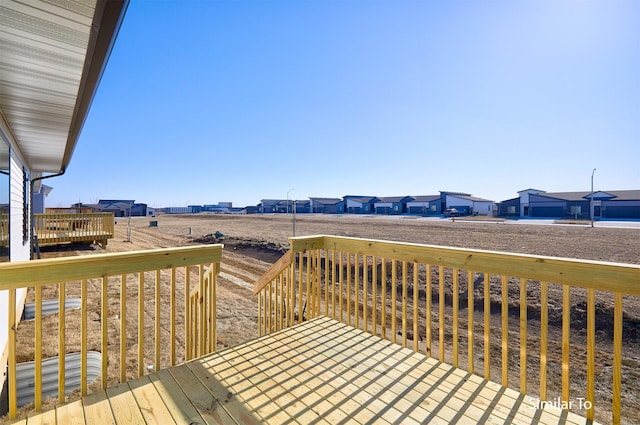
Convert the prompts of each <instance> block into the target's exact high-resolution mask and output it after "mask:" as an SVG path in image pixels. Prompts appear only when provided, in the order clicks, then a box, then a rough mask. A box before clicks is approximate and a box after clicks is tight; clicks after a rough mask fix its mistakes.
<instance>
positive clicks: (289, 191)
mask: <svg viewBox="0 0 640 425" xmlns="http://www.w3.org/2000/svg"><path fill="white" fill-rule="evenodd" d="M293 190H295V189H289V190H288V191H287V214H289V204H290V202H289V193H291V192H292V191H293Z"/></svg>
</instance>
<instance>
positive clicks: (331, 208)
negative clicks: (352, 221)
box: [309, 198, 344, 214]
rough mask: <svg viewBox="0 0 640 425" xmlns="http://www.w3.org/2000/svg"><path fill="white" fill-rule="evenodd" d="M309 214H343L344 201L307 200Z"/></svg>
mask: <svg viewBox="0 0 640 425" xmlns="http://www.w3.org/2000/svg"><path fill="white" fill-rule="evenodd" d="M309 212H312V213H320V214H342V213H344V201H343V200H342V199H340V198H309Z"/></svg>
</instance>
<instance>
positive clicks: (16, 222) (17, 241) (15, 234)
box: [0, 154, 30, 389]
mask: <svg viewBox="0 0 640 425" xmlns="http://www.w3.org/2000/svg"><path fill="white" fill-rule="evenodd" d="M9 174H10V178H11V180H10V190H9V214H10V217H9V226H10V228H9V237H10V240H9V250H10V253H9V255H10V258H9V260H10V261H20V260H28V259H29V258H30V243H29V241H27V243H24V242H23V235H22V222H23V215H22V211H23V196H24V188H23V186H22V185H23V172H22V163H21V162H20V160H19V159H18V158H17V157H15V156H14V155H13V154H12V155H11V159H10V164H9ZM26 296H27V290H26V289H19V290H17V291H16V299H17V307H18V308H17V310H16V316H17V317H16V319H19V318H20V316H22V308H23V307H24V300H25V297H26ZM8 306H9V294H8V292H7V291H0V389H1V388H2V386H3V385H4V380H5V368H6V366H7V354H8V353H7V337H8V329H7V319H8V318H7V313H6V312H7V311H8V309H9V308H8Z"/></svg>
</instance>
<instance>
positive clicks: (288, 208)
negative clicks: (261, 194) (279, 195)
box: [258, 199, 294, 214]
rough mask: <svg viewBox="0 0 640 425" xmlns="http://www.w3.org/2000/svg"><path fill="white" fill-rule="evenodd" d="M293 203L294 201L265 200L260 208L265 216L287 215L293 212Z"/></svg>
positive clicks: (261, 202)
mask: <svg viewBox="0 0 640 425" xmlns="http://www.w3.org/2000/svg"><path fill="white" fill-rule="evenodd" d="M293 202H294V201H293V199H263V200H261V201H260V204H258V207H259V209H260V212H261V213H263V214H271V213H279V214H287V213H292V212H293Z"/></svg>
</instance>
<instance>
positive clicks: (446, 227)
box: [19, 214, 640, 423]
mask: <svg viewBox="0 0 640 425" xmlns="http://www.w3.org/2000/svg"><path fill="white" fill-rule="evenodd" d="M151 220H155V221H157V226H154V227H151V226H150V221H151ZM295 230H296V235H297V236H304V235H316V234H330V235H338V236H349V237H362V238H370V239H384V240H392V241H401V242H415V243H425V244H431V245H442V246H454V247H461V248H474V249H487V250H496V251H505V252H514V253H527V254H537V255H548V256H558V257H570V258H582V259H591V260H602V261H615V262H626V263H634V264H637V263H638V262H640V258H639V253H640V229H613V228H599V227H595V228H590V227H585V226H564V225H563V226H561V225H558V226H542V225H523V224H517V225H515V224H505V223H502V222H463V221H460V220H458V221H456V222H452V221H449V220H425V219H421V218H412V219H409V218H398V217H396V218H390V217H375V216H360V217H354V216H344V215H336V216H317V215H298V216H297V217H296V223H295ZM216 232H220V233H223V234H224V235H226V237H225V238H224V239H223V240H222V243H224V244H225V251H224V259H223V262H222V270H221V274H220V279H219V286H218V335H219V345H222V346H229V345H235V344H237V343H240V342H243V341H245V340H247V339H250V338H253V337H255V336H257V324H256V323H257V304H256V299H255V297H254V296H253V295H252V292H251V290H252V285H253V283H254V282H255V281H256V279H257V278H258V277H259V276H260V275H262V274H263V273H264V272H265V271H266V270H267V269H268V268H269V267H270V265H271V264H272V263H273V262H275V261H276V260H277V259H278V258H279V257H280V256H281V255H282V253H283V252H285V251H286V249H287V248H288V237H290V236H291V235H292V233H293V220H292V217H291V216H285V215H264V216H263V215H255V216H232V215H206V214H199V215H184V216H178V215H175V216H170V215H159V216H157V217H155V218H133V219H131V220H129V219H126V218H120V219H117V223H116V236H115V238H114V239H112V240H110V241H109V243H108V246H107V247H106V250H102V249H100V248H95V247H92V248H89V249H87V248H82V249H76V247H73V246H69V247H67V248H66V249H60V248H55V249H51V248H44V249H43V252H42V256H43V257H45V258H46V257H52V256H61V255H91V254H95V253H102V252H105V251H106V252H122V251H132V250H142V249H148V248H162V247H172V246H184V245H190V244H194V243H210V242H214V241H217V239H216V238H215V236H214V235H215V233H216ZM625 308H626V310H627V311H625V315H627V314H629V315H630V316H631V317H633V318H637V317H640V306H637V305H636V304H635V303H633V304H632V305H627V304H626V305H625ZM625 317H626V316H625ZM19 334H20V332H19ZM550 337H551V336H550ZM628 344H631V347H629V345H628ZM498 345H499V344H498ZM625 345H626V347H627V349H628V350H630V351H631V352H633V353H637V349H638V348H640V341H638V339H637V338H632V339H631V340H629V341H625ZM558 356H559V353H550V357H556V358H557V357H558ZM576 360H578V361H580V360H579V359H576ZM625 361H626V362H627V363H626V365H627V369H628V370H629V371H630V374H629V373H627V374H626V375H625V378H626V379H624V381H625V382H623V387H624V388H625V389H626V390H628V391H629V392H630V393H631V394H633V395H634V396H633V397H632V399H633V403H632V405H633V406H635V407H634V409H632V410H635V411H636V412H637V411H639V410H640V404H638V403H637V400H635V398H636V397H635V394H637V393H639V392H640V373H639V372H638V370H640V358H638V357H633V356H630V357H629V358H628V359H625ZM494 376H496V375H494ZM635 386H637V388H636V387H635ZM627 412H628V410H627ZM599 416H600V415H599ZM598 419H600V420H603V421H604V422H606V415H605V417H599V418H598ZM639 421H640V416H638V417H637V418H636V417H633V418H631V422H628V423H638V422H639Z"/></svg>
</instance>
